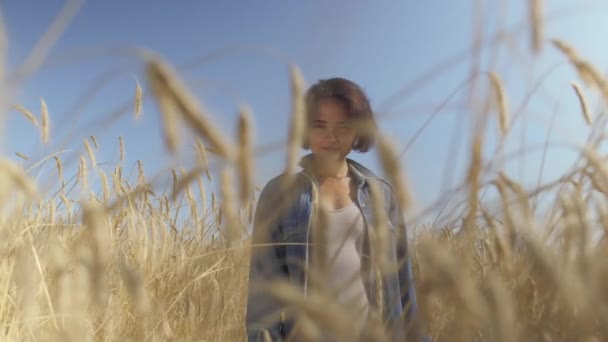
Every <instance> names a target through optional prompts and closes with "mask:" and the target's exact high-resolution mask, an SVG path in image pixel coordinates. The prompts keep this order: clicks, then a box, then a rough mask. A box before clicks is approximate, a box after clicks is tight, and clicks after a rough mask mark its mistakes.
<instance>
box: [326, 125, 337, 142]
mask: <svg viewBox="0 0 608 342" xmlns="http://www.w3.org/2000/svg"><path fill="white" fill-rule="evenodd" d="M325 138H326V139H327V140H329V141H338V136H337V135H336V131H335V130H334V129H333V128H328V129H327V130H326V131H325Z"/></svg>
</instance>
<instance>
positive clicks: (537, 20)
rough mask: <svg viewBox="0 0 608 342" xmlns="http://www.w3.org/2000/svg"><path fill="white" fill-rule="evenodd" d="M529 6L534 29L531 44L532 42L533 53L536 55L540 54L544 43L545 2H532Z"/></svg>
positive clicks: (540, 0)
mask: <svg viewBox="0 0 608 342" xmlns="http://www.w3.org/2000/svg"><path fill="white" fill-rule="evenodd" d="M528 6H529V10H528V11H529V18H530V27H531V28H532V29H531V30H530V31H531V32H530V33H531V42H532V51H534V52H535V53H539V52H540V50H541V47H542V43H543V36H544V34H543V29H544V23H543V14H542V11H543V0H530V1H529V2H528Z"/></svg>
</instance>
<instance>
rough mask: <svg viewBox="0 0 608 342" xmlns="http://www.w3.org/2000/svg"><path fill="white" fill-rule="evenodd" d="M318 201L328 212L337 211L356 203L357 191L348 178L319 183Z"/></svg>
mask: <svg viewBox="0 0 608 342" xmlns="http://www.w3.org/2000/svg"><path fill="white" fill-rule="evenodd" d="M319 199H320V200H321V201H322V202H323V203H324V204H325V205H327V206H328V209H329V210H339V209H342V208H345V207H348V206H349V205H351V204H352V203H353V202H356V201H357V189H356V187H355V186H354V184H353V182H352V181H351V179H350V178H346V179H343V180H340V181H337V182H332V181H324V182H320V183H319Z"/></svg>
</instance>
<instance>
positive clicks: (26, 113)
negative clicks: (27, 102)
mask: <svg viewBox="0 0 608 342" xmlns="http://www.w3.org/2000/svg"><path fill="white" fill-rule="evenodd" d="M13 108H14V109H15V110H17V111H18V112H19V113H21V114H23V116H24V117H25V118H26V119H27V120H28V121H29V122H31V123H32V124H33V125H34V126H36V127H38V120H36V117H35V116H34V114H32V112H30V111H29V110H27V109H26V108H25V107H23V106H21V105H18V104H16V105H13Z"/></svg>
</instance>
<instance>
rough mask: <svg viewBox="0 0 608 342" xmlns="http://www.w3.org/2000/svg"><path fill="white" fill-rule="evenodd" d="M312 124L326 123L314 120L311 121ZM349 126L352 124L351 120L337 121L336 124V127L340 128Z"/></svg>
mask: <svg viewBox="0 0 608 342" xmlns="http://www.w3.org/2000/svg"><path fill="white" fill-rule="evenodd" d="M312 123H327V121H325V120H319V119H315V120H313V121H312ZM351 124H352V122H351V120H344V121H339V122H338V123H336V125H340V126H347V125H351Z"/></svg>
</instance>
